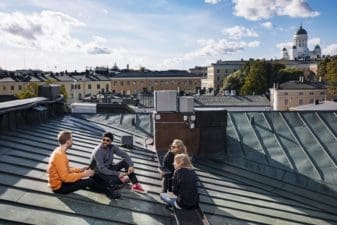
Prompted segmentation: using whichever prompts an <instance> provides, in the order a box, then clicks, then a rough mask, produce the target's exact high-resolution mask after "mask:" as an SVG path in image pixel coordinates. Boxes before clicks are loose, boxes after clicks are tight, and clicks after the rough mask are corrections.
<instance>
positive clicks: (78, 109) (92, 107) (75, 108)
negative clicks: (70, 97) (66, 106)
mask: <svg viewBox="0 0 337 225" xmlns="http://www.w3.org/2000/svg"><path fill="white" fill-rule="evenodd" d="M71 112H72V113H96V112H97V110H96V104H94V103H73V104H71Z"/></svg>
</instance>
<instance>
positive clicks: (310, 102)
mask: <svg viewBox="0 0 337 225" xmlns="http://www.w3.org/2000/svg"><path fill="white" fill-rule="evenodd" d="M324 100H325V99H324V98H322V99H321V101H324ZM293 103H294V102H293ZM313 103H314V99H309V104H313ZM284 104H285V105H288V104H289V99H284ZM298 104H299V105H303V99H299V100H298Z"/></svg>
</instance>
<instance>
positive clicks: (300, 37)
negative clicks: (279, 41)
mask: <svg viewBox="0 0 337 225" xmlns="http://www.w3.org/2000/svg"><path fill="white" fill-rule="evenodd" d="M281 57H282V59H285V60H288V59H289V58H290V59H291V60H310V59H317V58H321V48H320V46H319V45H316V46H315V49H314V50H313V51H309V49H308V32H307V31H306V30H305V29H304V28H303V27H302V25H301V26H300V28H299V29H298V30H297V32H296V33H295V35H294V42H293V47H292V49H291V56H290V57H289V54H288V50H287V49H286V48H283V49H282V52H281Z"/></svg>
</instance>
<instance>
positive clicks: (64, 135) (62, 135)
mask: <svg viewBox="0 0 337 225" xmlns="http://www.w3.org/2000/svg"><path fill="white" fill-rule="evenodd" d="M57 139H58V141H59V143H60V144H61V145H63V144H65V143H66V142H67V141H68V140H70V139H71V131H60V132H59V134H58V135H57Z"/></svg>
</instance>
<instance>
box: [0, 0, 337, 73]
mask: <svg viewBox="0 0 337 225" xmlns="http://www.w3.org/2000/svg"><path fill="white" fill-rule="evenodd" d="M336 13H337V1H335V0H105V1H103V0H95V1H93V0H40V1H39V0H20V1H19V0H1V1H0V32H1V35H0V67H1V68H3V69H9V70H14V69H28V68H31V69H42V70H53V71H60V70H68V71H72V70H78V71H83V70H85V68H86V67H95V66H109V67H111V66H113V65H114V64H115V63H116V64H117V65H118V66H119V67H120V68H125V67H126V65H127V64H129V66H130V68H134V69H138V68H139V67H141V66H143V67H146V68H149V69H152V70H166V69H189V68H192V67H194V66H207V65H209V64H210V63H213V62H216V61H217V60H219V59H221V60H240V59H249V58H266V59H271V58H273V59H275V58H280V52H281V49H282V48H283V47H288V48H289V47H290V46H291V45H292V41H293V35H294V33H295V32H296V30H297V29H298V28H299V26H300V24H302V25H303V27H304V29H306V30H307V32H308V36H309V50H312V49H313V47H314V46H315V45H316V44H319V45H320V46H321V49H322V54H326V55H336V54H337V26H336V25H335V24H334V23H335V20H336Z"/></svg>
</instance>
